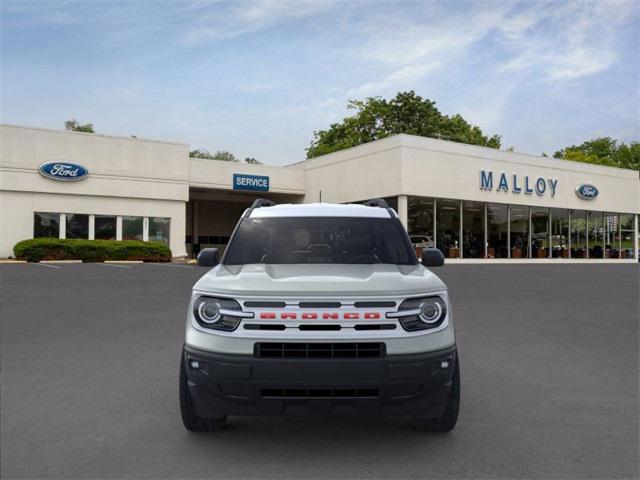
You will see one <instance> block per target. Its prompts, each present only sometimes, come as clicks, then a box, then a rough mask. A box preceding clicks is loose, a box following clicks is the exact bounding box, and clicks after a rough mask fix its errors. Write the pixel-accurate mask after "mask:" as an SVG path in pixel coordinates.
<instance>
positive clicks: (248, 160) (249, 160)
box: [244, 157, 262, 165]
mask: <svg viewBox="0 0 640 480" xmlns="http://www.w3.org/2000/svg"><path fill="white" fill-rule="evenodd" d="M244 163H248V164H249V165H262V162H261V161H260V160H257V159H255V158H253V157H247V158H245V159H244Z"/></svg>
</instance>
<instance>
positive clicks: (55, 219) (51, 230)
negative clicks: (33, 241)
mask: <svg viewBox="0 0 640 480" xmlns="http://www.w3.org/2000/svg"><path fill="white" fill-rule="evenodd" d="M39 237H52V238H60V214H59V213H41V212H36V213H34V214H33V238H39Z"/></svg>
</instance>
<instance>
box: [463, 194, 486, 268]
mask: <svg viewBox="0 0 640 480" xmlns="http://www.w3.org/2000/svg"><path fill="white" fill-rule="evenodd" d="M462 248H463V251H462V257H463V258H484V203H479V202H462Z"/></svg>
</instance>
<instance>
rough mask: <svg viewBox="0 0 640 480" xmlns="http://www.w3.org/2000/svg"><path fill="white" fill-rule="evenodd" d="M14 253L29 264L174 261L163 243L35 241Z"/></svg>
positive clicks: (39, 239)
mask: <svg viewBox="0 0 640 480" xmlns="http://www.w3.org/2000/svg"><path fill="white" fill-rule="evenodd" d="M13 253H14V255H15V257H16V258H18V259H20V260H27V261H29V262H39V261H40V260H82V261H84V262H104V261H105V260H142V261H145V262H168V261H170V260H171V250H170V249H169V247H167V246H166V245H165V244H164V243H162V242H141V241H139V240H122V241H117V240H80V239H66V240H61V239H59V238H33V239H29V240H22V241H21V242H18V243H16V245H15V246H14V247H13Z"/></svg>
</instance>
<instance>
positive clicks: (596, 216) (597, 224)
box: [587, 212, 604, 258]
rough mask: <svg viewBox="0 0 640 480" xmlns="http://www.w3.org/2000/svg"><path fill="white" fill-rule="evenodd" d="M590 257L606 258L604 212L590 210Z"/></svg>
mask: <svg viewBox="0 0 640 480" xmlns="http://www.w3.org/2000/svg"><path fill="white" fill-rule="evenodd" d="M587 216H588V219H587V221H588V223H587V225H588V227H589V237H588V238H589V258H604V222H603V221H602V219H603V216H602V212H589V213H588V214H587Z"/></svg>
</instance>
